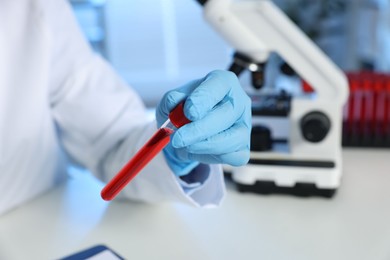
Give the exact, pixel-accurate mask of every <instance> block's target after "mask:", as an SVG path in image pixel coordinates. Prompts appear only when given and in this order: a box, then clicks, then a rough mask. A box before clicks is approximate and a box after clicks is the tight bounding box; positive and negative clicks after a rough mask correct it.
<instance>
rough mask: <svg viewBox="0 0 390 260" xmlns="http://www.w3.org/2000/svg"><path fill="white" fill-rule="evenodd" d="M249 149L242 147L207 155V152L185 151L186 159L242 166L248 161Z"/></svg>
mask: <svg viewBox="0 0 390 260" xmlns="http://www.w3.org/2000/svg"><path fill="white" fill-rule="evenodd" d="M249 155H250V151H249V150H248V149H243V150H240V151H236V152H233V153H227V154H221V155H209V154H207V155H206V154H193V153H187V154H186V158H187V160H193V161H198V162H201V163H205V164H217V163H221V164H229V165H231V166H242V165H245V164H247V163H248V161H249Z"/></svg>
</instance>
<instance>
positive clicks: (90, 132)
mask: <svg viewBox="0 0 390 260" xmlns="http://www.w3.org/2000/svg"><path fill="white" fill-rule="evenodd" d="M42 19H43V21H44V23H45V25H46V26H45V28H46V32H45V34H46V36H47V40H48V42H49V43H50V44H49V48H50V50H49V53H50V55H51V57H52V64H51V71H50V72H51V92H50V93H49V95H50V100H51V104H50V106H51V109H52V111H53V118H54V120H55V122H56V123H57V125H58V128H59V136H60V138H61V140H62V143H63V145H64V148H65V150H66V151H67V153H68V154H69V156H70V157H71V158H72V159H73V160H74V161H76V162H77V163H78V164H80V165H82V166H84V167H86V168H88V169H90V170H91V172H92V173H93V174H95V175H96V176H97V177H98V178H100V179H101V180H103V181H108V180H109V179H111V178H112V177H113V176H114V175H115V174H116V173H117V171H118V170H119V169H120V168H121V167H122V166H123V165H124V164H125V163H126V162H127V161H128V160H129V158H131V157H132V155H134V153H135V152H136V151H137V150H138V149H139V148H140V147H141V146H142V145H143V144H144V143H145V142H146V141H147V139H149V138H150V137H151V135H152V134H153V133H154V131H155V130H156V122H149V121H147V120H146V118H147V116H146V113H145V108H144V105H143V103H142V101H141V100H140V98H139V96H138V95H137V94H136V93H135V91H134V90H132V89H131V88H129V87H128V86H127V85H126V84H125V83H124V82H123V81H122V80H121V79H120V78H119V77H118V76H117V74H116V73H115V71H113V69H112V68H111V67H110V66H109V64H107V62H105V61H104V60H103V59H102V58H101V57H99V56H98V55H96V54H94V53H93V52H92V51H91V49H90V47H89V46H88V44H87V42H86V40H85V39H84V36H83V35H82V33H81V32H80V30H79V28H78V25H77V23H76V21H75V19H74V16H73V14H72V11H71V9H70V8H69V4H68V3H66V2H65V1H64V0H51V1H42ZM129 33H131V32H129ZM223 194H224V182H223V175H222V170H221V167H220V166H219V165H203V164H202V165H198V166H197V167H196V168H195V169H193V170H192V172H191V174H190V175H189V176H188V177H187V178H180V177H177V176H176V175H174V174H173V173H172V171H171V169H170V168H169V167H168V165H167V163H166V160H165V157H164V155H163V153H161V154H159V155H158V156H157V157H156V158H155V159H154V160H153V161H152V162H151V163H150V164H149V165H148V166H147V167H146V168H145V169H144V171H142V172H141V173H140V174H139V175H138V176H137V177H136V178H135V179H134V180H133V181H132V182H131V183H130V184H129V185H128V186H127V187H126V188H125V189H124V190H123V192H122V193H121V194H120V195H121V196H122V197H123V196H124V197H127V198H131V199H136V200H142V201H147V202H159V201H164V200H176V201H182V202H185V203H190V204H192V205H197V206H206V205H218V204H219V203H220V201H221V199H222V197H223Z"/></svg>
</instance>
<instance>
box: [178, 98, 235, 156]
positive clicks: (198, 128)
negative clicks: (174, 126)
mask: <svg viewBox="0 0 390 260" xmlns="http://www.w3.org/2000/svg"><path fill="white" fill-rule="evenodd" d="M241 113H242V112H241ZM239 118H240V111H238V110H236V109H234V108H233V106H232V104H231V102H229V101H228V102H224V103H221V104H219V105H218V106H217V107H215V108H214V110H213V111H211V112H209V113H208V114H207V116H205V117H204V118H202V119H200V120H198V121H194V122H192V123H190V124H187V125H184V126H183V127H181V128H179V129H178V130H177V131H176V133H175V134H174V135H173V138H172V146H173V147H175V148H181V147H186V146H189V145H192V144H195V143H198V142H201V141H203V140H205V139H207V138H209V137H210V136H213V135H216V134H218V133H220V132H222V131H224V130H226V129H228V128H230V127H231V126H232V125H233V124H234V123H235V122H236V121H237V119H239Z"/></svg>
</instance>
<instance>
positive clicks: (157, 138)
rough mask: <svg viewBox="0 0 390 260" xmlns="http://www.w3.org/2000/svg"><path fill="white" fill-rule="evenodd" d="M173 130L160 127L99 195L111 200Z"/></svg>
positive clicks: (159, 148)
mask: <svg viewBox="0 0 390 260" xmlns="http://www.w3.org/2000/svg"><path fill="white" fill-rule="evenodd" d="M172 133H173V130H171V129H169V128H160V129H159V130H158V131H157V132H156V133H155V134H154V135H153V136H152V137H151V138H150V139H149V141H148V142H147V143H146V144H145V145H144V146H143V147H142V148H141V149H140V150H139V151H138V152H137V153H136V154H135V155H134V157H133V158H132V159H131V160H130V161H129V162H128V163H127V164H126V165H125V166H123V168H122V169H121V170H120V171H119V172H118V173H117V175H116V176H115V177H114V178H113V179H112V180H111V181H110V182H109V183H108V184H107V185H106V186H105V187H104V188H103V190H102V192H101V196H102V198H103V199H104V200H112V199H114V198H115V196H116V195H117V194H118V193H119V192H120V191H121V190H122V189H123V188H124V187H125V186H126V185H127V184H128V183H129V182H130V181H131V180H132V179H133V178H134V177H135V176H136V175H137V174H138V173H139V172H140V171H141V170H142V169H143V168H144V167H145V166H146V165H147V164H148V163H149V162H150V161H151V160H152V159H153V158H154V157H155V156H156V155H157V154H158V153H159V152H160V151H161V150H162V149H164V147H165V146H166V145H167V144H168V143H169V140H170V135H171V134H172Z"/></svg>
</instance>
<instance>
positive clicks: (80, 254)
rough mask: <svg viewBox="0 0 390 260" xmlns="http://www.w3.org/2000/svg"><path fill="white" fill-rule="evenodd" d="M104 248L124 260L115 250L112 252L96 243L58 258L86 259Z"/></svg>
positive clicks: (67, 259) (64, 259)
mask: <svg viewBox="0 0 390 260" xmlns="http://www.w3.org/2000/svg"><path fill="white" fill-rule="evenodd" d="M105 250H108V251H110V252H111V253H113V254H114V255H115V256H117V257H118V259H120V260H125V259H124V258H123V257H121V256H120V255H118V254H117V253H116V252H114V251H113V250H112V249H110V248H108V247H107V246H105V245H97V246H94V247H91V248H88V249H86V250H83V251H80V252H77V253H75V254H73V255H70V256H66V257H64V258H60V259H59V260H83V259H86V258H88V257H92V256H94V255H97V254H99V253H101V252H103V251H105Z"/></svg>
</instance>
